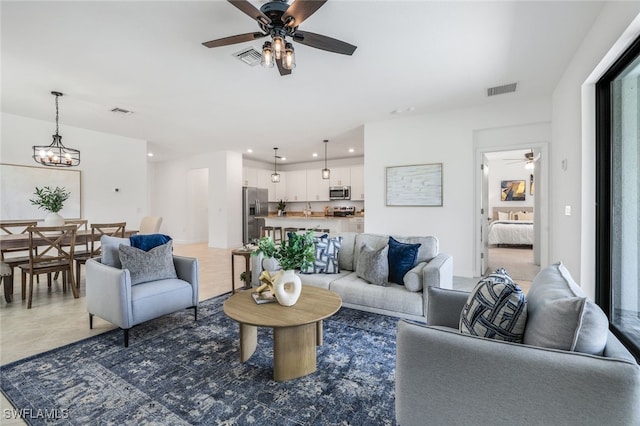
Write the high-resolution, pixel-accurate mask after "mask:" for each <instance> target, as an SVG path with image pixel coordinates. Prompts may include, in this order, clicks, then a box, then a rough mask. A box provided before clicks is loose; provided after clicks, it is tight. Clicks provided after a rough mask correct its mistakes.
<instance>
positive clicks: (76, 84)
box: [0, 0, 602, 162]
mask: <svg viewBox="0 0 640 426" xmlns="http://www.w3.org/2000/svg"><path fill="white" fill-rule="evenodd" d="M262 3H264V2H258V1H253V4H254V5H255V6H256V7H260V5H261V4H262ZM0 7H1V10H0V12H1V25H2V27H1V36H2V39H1V43H2V51H1V67H2V68H1V71H2V76H1V78H2V99H1V100H2V104H1V106H2V111H3V112H6V113H10V114H17V115H23V116H27V117H33V118H37V119H42V120H49V121H53V120H54V116H55V115H54V113H55V109H54V98H53V96H52V95H51V94H50V92H51V91H52V90H57V91H61V92H63V93H64V94H65V96H64V97H63V98H61V99H60V124H61V125H71V126H77V127H82V128H87V129H92V130H97V131H102V132H107V133H113V134H118V135H124V136H129V137H134V138H141V139H145V140H148V141H149V142H150V147H151V149H152V150H153V151H154V152H155V154H156V156H155V157H154V158H155V159H156V160H162V159H166V158H169V156H170V155H176V154H178V155H183V154H184V155H190V154H196V153H201V152H206V151H217V150H237V151H244V150H245V149H247V148H252V149H253V151H254V153H253V154H251V155H249V156H248V157H247V158H251V159H253V160H257V161H266V162H271V161H272V160H273V149H272V148H273V147H275V146H277V147H279V148H280V150H279V152H278V153H279V154H280V155H283V156H286V157H287V158H288V160H289V161H288V162H301V161H312V160H314V158H312V157H311V152H313V151H316V152H318V153H319V154H320V156H319V157H318V158H317V159H321V158H322V157H323V155H324V148H323V144H322V140H323V139H329V140H330V143H329V145H328V149H329V158H343V157H348V156H349V155H363V140H364V130H363V124H364V123H367V122H374V121H380V120H389V119H394V118H396V117H403V116H407V115H409V114H421V113H425V112H429V111H434V110H442V109H450V108H457V107H460V106H470V105H481V104H483V103H488V102H500V101H503V100H506V99H509V100H514V99H521V98H528V97H532V96H548V95H550V94H551V92H552V90H553V88H554V86H555V84H556V83H557V81H558V79H559V78H560V76H561V74H562V72H563V71H564V69H565V68H566V66H567V64H568V63H569V61H570V59H571V57H572V56H573V54H574V52H575V50H576V48H577V47H578V45H579V44H580V42H581V41H582V39H583V37H584V35H585V33H586V32H587V31H588V29H589V27H590V26H591V25H592V23H593V21H594V19H595V17H596V16H597V14H598V13H599V11H600V8H601V7H602V3H601V2H593V1H585V2H581V1H569V2H556V1H553V2H552V1H543V2H521V1H502V2H483V1H471V2H458V1H446V2H436V1H410V2H401V1H345V0H329V1H328V2H327V3H326V4H325V5H324V6H323V7H322V8H320V9H319V10H318V11H317V12H316V13H315V14H314V15H313V16H311V17H310V18H309V19H307V20H306V21H305V22H303V24H302V25H301V27H300V29H302V30H306V31H311V32H315V33H320V34H324V35H327V36H330V37H334V38H338V39H341V40H344V41H346V42H349V43H351V44H354V45H356V46H358V49H357V50H356V51H355V53H354V55H353V56H351V57H350V56H344V55H338V54H333V53H329V52H325V51H322V50H317V49H313V48H310V47H307V46H304V45H300V44H295V47H296V59H297V68H296V69H295V70H294V71H293V74H292V75H290V76H286V77H281V76H279V74H278V71H277V69H276V68H273V69H264V68H262V67H260V66H257V67H250V66H248V65H246V64H244V63H242V62H240V61H239V60H237V59H235V58H234V57H232V56H231V55H232V54H233V53H234V52H237V51H239V50H241V49H242V48H245V47H248V46H253V47H254V48H256V49H258V50H260V49H261V45H262V42H263V41H264V40H263V39H261V40H257V41H255V42H253V43H242V44H238V45H234V46H228V47H220V48H214V49H208V48H206V47H204V46H202V45H201V43H202V42H205V41H209V40H212V39H217V38H221V37H225V36H230V35H235V34H240V33H246V32H252V31H257V30H258V26H257V24H256V23H255V22H254V21H252V20H251V19H250V18H249V17H248V16H246V15H244V14H243V13H242V12H240V11H239V10H237V9H236V8H235V7H233V6H232V5H231V4H229V3H228V2H226V1H221V0H218V1H193V2H192V1H174V2H170V1H137V2H132V1H121V2H114V1H78V2H75V1H74V2H58V1H44V2H32V1H16V2H10V1H4V0H3V1H2V3H1V6H0ZM511 82H518V91H517V92H516V93H513V94H507V95H501V96H496V97H492V98H487V97H486V88H488V87H492V86H497V85H502V84H506V83H511ZM114 107H120V108H124V109H128V110H132V111H134V114H132V115H128V116H123V115H116V114H114V113H112V112H110V110H111V109H112V108H114ZM410 107H412V108H415V110H414V111H407V112H405V113H404V114H391V112H392V111H394V110H407V109H408V108H410ZM61 134H62V135H63V136H64V133H63V132H62V131H61ZM71 142H72V141H69V140H65V143H66V144H67V145H69V146H73V145H72V143H71ZM349 147H353V148H355V152H354V153H353V154H348V153H347V152H346V151H347V149H348V148H349ZM317 159H316V160H317Z"/></svg>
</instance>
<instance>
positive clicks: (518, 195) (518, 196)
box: [500, 180, 527, 201]
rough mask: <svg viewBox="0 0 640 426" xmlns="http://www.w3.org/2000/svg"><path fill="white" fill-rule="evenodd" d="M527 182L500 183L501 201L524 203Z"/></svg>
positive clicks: (505, 181) (504, 181)
mask: <svg viewBox="0 0 640 426" xmlns="http://www.w3.org/2000/svg"><path fill="white" fill-rule="evenodd" d="M526 193H527V182H526V181H524V180H503V181H502V182H500V200H501V201H524V200H525V197H526Z"/></svg>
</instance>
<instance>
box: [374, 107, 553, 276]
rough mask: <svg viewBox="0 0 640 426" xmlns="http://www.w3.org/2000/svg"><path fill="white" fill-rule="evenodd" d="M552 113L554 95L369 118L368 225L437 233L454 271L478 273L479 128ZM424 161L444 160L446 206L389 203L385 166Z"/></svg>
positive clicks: (386, 230)
mask: <svg viewBox="0 0 640 426" xmlns="http://www.w3.org/2000/svg"><path fill="white" fill-rule="evenodd" d="M507 99H508V98H507ZM550 117H551V108H550V103H549V100H548V99H546V98H538V99H531V100H527V101H502V102H499V101H496V102H492V103H488V104H486V105H482V106H478V107H474V108H467V109H461V110H454V111H445V112H440V113H431V114H426V115H420V116H413V117H406V118H401V119H393V120H388V121H384V122H378V123H367V124H366V125H365V141H364V143H365V171H364V173H365V182H366V188H365V199H366V204H367V213H366V215H365V229H366V230H367V232H373V233H384V234H387V233H389V234H397V235H435V236H437V237H438V239H439V240H440V250H441V251H442V252H446V253H449V254H451V255H453V259H454V262H453V264H454V274H455V275H460V276H469V277H470V276H474V250H475V245H476V242H475V236H474V235H475V234H474V219H475V215H474V210H475V207H474V206H475V204H474V203H475V197H476V193H477V188H476V187H475V183H474V182H475V180H474V179H475V172H474V170H475V169H474V132H477V131H478V130H481V129H497V128H505V127H513V128H517V126H524V125H528V124H531V123H541V122H548V121H549V120H550ZM523 128H526V127H523ZM423 163H443V198H444V205H443V207H387V206H385V167H388V166H399V165H408V164H423Z"/></svg>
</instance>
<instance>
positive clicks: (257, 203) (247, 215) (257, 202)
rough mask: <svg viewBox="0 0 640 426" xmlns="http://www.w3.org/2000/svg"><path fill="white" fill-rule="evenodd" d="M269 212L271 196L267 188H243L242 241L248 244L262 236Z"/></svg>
mask: <svg viewBox="0 0 640 426" xmlns="http://www.w3.org/2000/svg"><path fill="white" fill-rule="evenodd" d="M268 214H269V197H268V192H267V189H265V188H254V187H250V186H249V187H243V188H242V241H243V242H244V244H248V243H250V242H253V241H255V240H257V239H259V238H260V227H261V226H264V219H260V218H261V217H262V218H265V217H267V215H268Z"/></svg>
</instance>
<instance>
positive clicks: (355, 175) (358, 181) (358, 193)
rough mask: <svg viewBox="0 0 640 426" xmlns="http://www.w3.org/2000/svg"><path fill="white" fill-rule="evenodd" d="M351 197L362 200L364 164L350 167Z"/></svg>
mask: <svg viewBox="0 0 640 426" xmlns="http://www.w3.org/2000/svg"><path fill="white" fill-rule="evenodd" d="M351 199H352V200H364V166H352V167H351Z"/></svg>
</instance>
